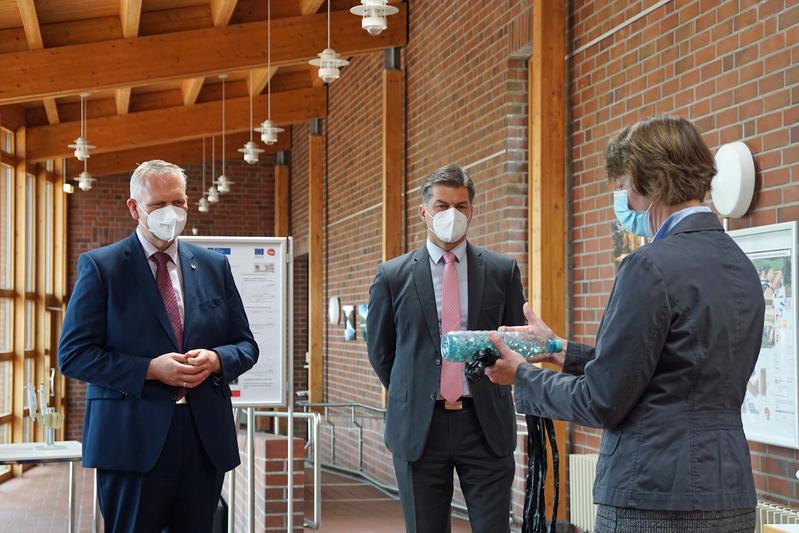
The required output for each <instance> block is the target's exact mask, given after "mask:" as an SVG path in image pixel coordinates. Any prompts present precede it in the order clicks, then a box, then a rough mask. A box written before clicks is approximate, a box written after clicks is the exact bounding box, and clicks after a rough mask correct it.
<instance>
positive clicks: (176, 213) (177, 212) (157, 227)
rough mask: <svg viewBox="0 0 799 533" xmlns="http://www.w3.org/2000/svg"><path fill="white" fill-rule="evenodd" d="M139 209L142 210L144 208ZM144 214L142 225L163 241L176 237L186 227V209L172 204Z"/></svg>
mask: <svg viewBox="0 0 799 533" xmlns="http://www.w3.org/2000/svg"><path fill="white" fill-rule="evenodd" d="M141 211H142V212H144V209H142V210H141ZM144 214H145V215H146V216H147V220H146V222H145V224H144V226H145V227H146V228H147V229H149V230H150V231H151V232H152V233H153V235H155V236H156V237H158V238H159V239H161V240H162V241H165V242H172V241H174V240H175V239H177V238H178V235H180V234H181V233H183V228H185V227H186V215H187V213H186V210H185V209H183V208H180V207H175V206H174V205H167V206H164V207H160V208H158V209H154V210H152V211H150V212H149V213H146V212H145V213H144Z"/></svg>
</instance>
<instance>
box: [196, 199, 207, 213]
mask: <svg viewBox="0 0 799 533" xmlns="http://www.w3.org/2000/svg"><path fill="white" fill-rule="evenodd" d="M197 210H198V211H199V212H200V213H207V212H208V199H207V198H206V197H205V196H203V197H202V198H200V203H199V204H198V207H197Z"/></svg>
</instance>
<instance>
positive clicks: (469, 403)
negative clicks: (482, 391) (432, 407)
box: [436, 396, 474, 411]
mask: <svg viewBox="0 0 799 533" xmlns="http://www.w3.org/2000/svg"><path fill="white" fill-rule="evenodd" d="M436 407H440V408H441V409H444V410H446V411H462V410H463V409H472V408H474V401H473V400H472V398H471V397H470V396H461V397H460V398H458V401H456V402H448V401H447V400H436Z"/></svg>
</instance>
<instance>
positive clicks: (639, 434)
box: [486, 116, 765, 533]
mask: <svg viewBox="0 0 799 533" xmlns="http://www.w3.org/2000/svg"><path fill="white" fill-rule="evenodd" d="M605 155H606V169H607V173H608V176H609V179H610V181H611V182H612V183H613V185H614V187H615V191H614V196H615V199H614V210H615V212H616V215H617V218H618V219H619V221H620V222H621V223H622V224H623V225H624V227H625V228H626V229H628V230H629V231H633V232H634V233H636V234H638V235H641V236H647V237H648V236H653V238H652V242H651V244H648V245H645V246H642V247H640V248H638V249H637V250H635V251H634V252H633V253H631V254H629V255H628V256H627V257H626V258H625V259H624V260H623V262H622V264H621V266H620V268H619V271H618V273H617V276H616V280H615V284H614V286H613V289H612V291H611V294H610V299H609V301H608V304H607V307H606V309H605V312H604V315H603V317H602V320H601V322H600V324H599V329H598V331H597V336H596V347H589V346H585V345H581V344H577V343H574V342H568V343H566V342H565V341H564V346H565V355H564V354H563V353H561V354H555V355H553V356H548V357H544V358H538V359H537V360H533V361H532V362H537V361H539V360H542V359H548V360H549V361H550V362H554V363H556V364H560V365H561V366H562V369H563V372H557V371H552V370H545V369H542V368H539V367H537V366H535V365H533V364H529V363H528V362H525V361H524V359H522V357H521V356H519V354H517V353H516V352H513V351H511V350H510V349H509V348H507V346H505V345H504V344H503V343H502V342H501V340H500V339H499V337H497V336H496V335H495V334H493V335H492V341H493V342H494V344H495V346H496V347H497V348H498V349H499V350H500V352H501V355H502V357H501V359H500V360H498V361H497V363H496V365H495V366H494V367H492V368H489V369H487V371H486V374H487V375H488V377H489V379H491V381H493V382H495V383H498V384H515V403H516V409H517V410H518V411H519V412H521V413H525V414H532V415H538V416H544V417H549V418H554V419H560V420H567V421H572V422H576V423H579V424H583V425H587V426H595V427H601V428H604V430H605V431H604V433H603V435H602V440H601V444H600V450H599V463H598V465H597V476H596V482H595V484H594V501H595V503H597V504H599V505H598V509H597V523H596V530H595V531H597V532H599V533H603V532H609V531H625V532H628V531H629V532H644V531H646V532H649V531H659V532H667V531H674V532H677V531H679V532H684V531H700V530H701V531H724V532H737V531H740V532H744V531H746V532H751V531H753V530H754V527H755V507H756V505H757V501H756V493H755V487H754V481H753V476H752V466H751V461H750V457H749V448H748V445H747V442H746V438H745V436H744V431H743V428H742V425H741V405H742V403H743V399H744V394H745V391H746V384H747V382H748V380H749V377H750V375H751V373H752V371H753V369H754V366H755V362H756V360H757V357H758V354H759V352H760V344H761V338H762V332H763V317H764V309H765V302H764V299H763V292H762V288H761V285H760V281H759V278H758V274H757V272H756V271H755V268H754V266H753V265H752V262H751V261H750V260H749V259H748V258H747V256H746V255H745V254H744V253H743V252H742V251H741V249H740V248H739V247H738V246H737V245H736V244H735V242H734V241H733V240H732V239H731V238H730V237H729V236H728V235H727V234H726V233H725V232H724V230H723V228H722V226H721V224H719V221H718V218H717V216H716V215H715V214H714V213H712V212H711V211H710V210H709V209H708V208H707V207H704V206H702V205H701V202H702V200H703V199H704V197H705V194H706V193H707V192H708V190H709V189H710V183H711V180H712V178H713V176H714V174H715V165H714V161H713V157H712V156H711V154H710V151H709V150H708V148H707V146H706V145H705V144H704V142H703V141H702V137H701V136H700V134H699V133H698V132H697V130H696V129H695V127H694V126H693V125H692V124H691V123H690V122H688V121H687V120H684V119H682V118H676V117H671V116H659V117H654V118H650V119H647V120H643V121H641V122H638V123H636V124H634V125H633V126H630V127H627V128H625V129H624V130H622V131H621V132H620V133H619V134H618V135H617V136H616V137H615V138H614V139H613V140H612V141H611V143H610V145H609V146H608V148H607V151H606V154H605ZM525 314H526V316H527V319H528V322H529V325H528V326H522V327H521V328H514V329H522V330H524V331H528V332H531V333H534V334H537V335H542V336H546V337H554V334H553V332H552V331H551V330H550V328H549V327H548V326H547V325H546V324H545V323H544V322H542V321H541V320H540V319H539V318H538V317H537V316H535V315H534V314H533V313H532V312H531V311H530V309H529V307H528V306H527V305H526V304H525Z"/></svg>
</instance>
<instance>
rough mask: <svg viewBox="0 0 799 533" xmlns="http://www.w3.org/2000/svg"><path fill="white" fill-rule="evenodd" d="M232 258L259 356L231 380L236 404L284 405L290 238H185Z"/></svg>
mask: <svg viewBox="0 0 799 533" xmlns="http://www.w3.org/2000/svg"><path fill="white" fill-rule="evenodd" d="M183 240H186V241H188V242H191V243H192V244H195V245H197V246H202V247H204V248H207V249H209V250H213V251H215V252H218V253H221V254H223V255H225V256H226V257H227V258H228V261H229V263H230V268H231V271H232V272H233V279H234V280H235V282H236V287H237V288H238V290H239V294H240V295H241V300H242V302H243V303H244V310H245V311H246V313H247V319H248V320H249V322H250V329H251V330H252V334H253V337H255V342H256V343H257V344H258V348H259V350H260V355H259V356H258V362H257V363H256V364H255V366H253V368H251V369H250V370H249V371H248V372H245V373H244V374H242V375H241V376H239V378H238V380H236V381H234V382H233V383H231V384H230V390H231V392H232V394H233V405H234V406H236V407H284V406H285V405H286V389H287V387H286V382H287V376H286V367H287V364H286V363H287V359H288V357H287V355H288V353H289V335H288V332H289V324H290V321H289V320H288V317H289V315H290V300H289V295H290V294H291V292H290V290H289V288H290V287H289V286H290V268H289V267H290V265H289V263H288V261H289V259H290V255H289V254H290V250H289V248H290V239H286V238H277V237H260V238H258V237H252V238H250V237H185V238H183Z"/></svg>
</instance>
